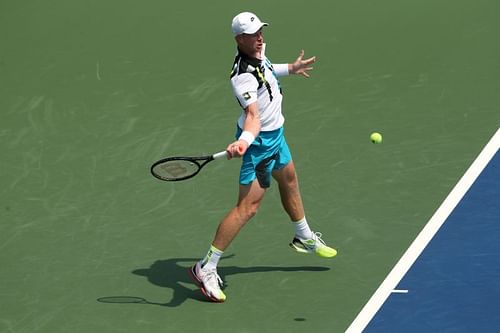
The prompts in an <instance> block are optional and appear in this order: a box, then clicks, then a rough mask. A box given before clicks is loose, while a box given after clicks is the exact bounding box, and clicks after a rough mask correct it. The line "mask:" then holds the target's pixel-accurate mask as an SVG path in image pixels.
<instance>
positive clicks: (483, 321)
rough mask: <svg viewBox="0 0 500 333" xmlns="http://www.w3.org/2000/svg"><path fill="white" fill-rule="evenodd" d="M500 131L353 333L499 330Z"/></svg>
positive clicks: (377, 294) (374, 298)
mask: <svg viewBox="0 0 500 333" xmlns="http://www.w3.org/2000/svg"><path fill="white" fill-rule="evenodd" d="M499 148H500V130H498V131H497V133H496V134H495V135H494V136H493V138H492V139H491V140H490V142H489V143H488V144H487V145H486V146H485V148H484V149H483V151H482V152H481V154H480V155H479V156H478V158H477V159H476V160H475V162H474V163H473V164H472V165H471V167H470V168H469V170H468V171H467V172H466V174H465V175H464V176H463V177H462V179H461V180H460V181H459V182H458V184H457V185H456V186H455V188H454V189H453V191H452V192H451V193H450V195H449V196H448V197H447V198H446V200H445V201H444V202H443V204H442V205H441V207H440V208H439V209H438V211H436V213H435V214H434V216H433V217H432V218H431V220H430V221H429V222H428V223H427V225H426V226H425V228H424V229H423V230H422V232H421V233H420V234H419V235H418V236H417V238H416V239H415V241H414V242H413V243H412V245H411V246H410V248H409V249H408V250H407V251H406V253H405V254H404V256H403V257H402V258H401V260H400V261H399V262H398V263H397V264H396V266H395V267H394V269H393V270H392V271H391V273H390V274H389V275H388V276H387V278H386V279H385V280H384V282H383V283H382V285H381V286H380V287H379V289H378V290H377V291H376V292H375V294H374V295H373V296H372V298H371V299H370V300H369V301H368V303H367V304H366V305H365V307H364V308H363V309H362V311H361V312H360V314H359V315H358V316H357V318H356V319H355V321H354V322H353V323H352V324H351V326H350V327H349V329H348V330H347V332H405V333H409V332H499V331H500V310H499V309H500V307H499V306H498V302H499V300H500V151H499Z"/></svg>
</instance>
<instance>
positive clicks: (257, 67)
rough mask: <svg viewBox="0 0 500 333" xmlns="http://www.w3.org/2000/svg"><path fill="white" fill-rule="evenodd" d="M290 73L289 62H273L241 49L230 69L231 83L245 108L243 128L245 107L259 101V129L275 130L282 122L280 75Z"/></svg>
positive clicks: (244, 115) (239, 123)
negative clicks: (251, 55) (254, 56)
mask: <svg viewBox="0 0 500 333" xmlns="http://www.w3.org/2000/svg"><path fill="white" fill-rule="evenodd" d="M284 75H288V64H274V65H273V64H272V63H271V61H270V60H269V59H268V58H267V57H266V56H265V54H264V48H263V51H262V60H260V59H256V58H253V57H249V56H248V55H245V54H243V53H242V52H238V54H237V55H236V58H235V60H234V64H233V70H232V72H231V85H232V88H233V93H234V95H235V96H236V98H237V100H238V102H239V104H240V106H241V107H242V109H243V110H242V112H241V115H240V118H239V119H238V126H239V127H240V128H241V129H243V125H244V123H245V118H246V114H245V108H246V107H248V106H249V105H250V104H252V103H254V102H257V105H258V107H259V114H260V126H261V128H260V130H261V131H273V130H276V129H278V128H280V127H282V126H283V123H284V122H285V118H284V117H283V114H282V112H281V102H282V99H283V96H282V94H281V87H280V83H279V81H278V77H279V76H284Z"/></svg>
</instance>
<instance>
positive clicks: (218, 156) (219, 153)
mask: <svg viewBox="0 0 500 333" xmlns="http://www.w3.org/2000/svg"><path fill="white" fill-rule="evenodd" d="M212 157H213V158H214V160H217V159H219V158H223V157H227V151H225V150H224V151H221V152H218V153H215V154H213V155H212Z"/></svg>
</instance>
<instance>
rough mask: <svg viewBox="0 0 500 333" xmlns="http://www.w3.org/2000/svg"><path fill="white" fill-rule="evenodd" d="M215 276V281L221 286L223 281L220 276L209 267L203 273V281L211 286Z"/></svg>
mask: <svg viewBox="0 0 500 333" xmlns="http://www.w3.org/2000/svg"><path fill="white" fill-rule="evenodd" d="M214 278H215V281H216V283H217V285H218V286H219V287H222V286H223V285H224V282H223V281H222V279H221V278H220V276H219V274H217V271H216V270H215V269H211V270H209V271H207V272H206V273H205V278H204V280H205V283H206V284H210V286H211V287H214V286H213V280H214Z"/></svg>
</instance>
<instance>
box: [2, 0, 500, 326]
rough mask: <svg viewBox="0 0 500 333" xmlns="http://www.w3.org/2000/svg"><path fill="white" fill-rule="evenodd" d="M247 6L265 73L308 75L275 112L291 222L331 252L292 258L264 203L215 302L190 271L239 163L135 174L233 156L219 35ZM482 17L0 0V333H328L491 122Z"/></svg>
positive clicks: (477, 5) (229, 53) (360, 4)
mask: <svg viewBox="0 0 500 333" xmlns="http://www.w3.org/2000/svg"><path fill="white" fill-rule="evenodd" d="M245 10H251V11H254V12H256V13H257V14H258V15H259V16H260V17H261V18H262V20H264V21H266V22H269V23H270V26H269V27H267V28H266V29H265V38H266V41H267V43H268V45H267V51H266V53H267V55H268V56H269V57H270V58H271V60H273V61H274V62H276V63H280V62H287V61H292V60H294V59H295V57H296V56H297V54H298V52H299V50H300V49H301V48H304V49H305V50H306V56H312V55H316V56H317V58H318V61H317V64H316V65H315V66H314V67H315V69H314V71H313V73H312V77H311V78H310V79H309V80H306V79H303V78H300V77H287V78H283V79H282V80H281V82H282V86H283V89H284V98H285V102H284V113H285V117H286V119H287V121H286V131H287V138H288V142H289V145H290V147H291V149H292V153H293V156H294V160H295V163H296V166H297V168H298V173H299V178H300V182H301V189H302V194H303V199H304V203H305V206H306V211H307V216H308V219H309V221H310V224H311V225H312V227H313V228H314V229H316V230H319V231H321V232H322V233H323V235H324V239H325V240H327V242H328V243H330V244H332V245H333V246H334V247H336V248H337V249H338V251H339V254H338V256H337V257H335V258H334V259H332V260H324V259H321V258H316V257H312V256H307V255H299V254H296V253H293V252H292V251H291V250H290V249H289V248H288V243H289V241H290V240H291V238H292V234H293V230H292V227H291V226H290V224H289V221H288V218H287V216H286V214H285V213H284V211H283V210H282V208H281V205H280V201H279V194H278V191H277V188H276V186H273V187H271V189H270V190H269V191H268V193H267V196H266V198H265V200H264V202H263V204H262V207H261V209H260V211H259V213H258V214H257V216H256V217H255V218H254V219H253V220H252V221H251V222H250V223H249V224H248V225H247V226H246V228H245V229H244V230H243V231H242V232H241V234H240V235H239V237H238V238H237V239H236V240H235V241H234V243H233V244H232V245H231V247H230V248H229V249H228V250H227V251H226V253H225V255H226V258H224V259H223V260H222V261H221V263H220V273H221V275H223V276H224V277H225V280H226V281H227V283H228V287H227V289H226V295H227V297H228V300H227V302H226V303H224V304H212V303H208V302H205V301H204V300H203V298H202V297H201V294H200V292H199V291H198V290H197V289H196V287H195V286H194V284H193V283H192V282H191V281H190V280H189V278H188V275H187V271H186V268H187V267H189V266H190V265H191V264H192V263H193V262H194V261H196V260H198V259H199V257H201V256H203V255H204V254H205V252H206V251H207V249H208V247H209V245H210V242H211V240H212V236H213V233H214V232H215V229H216V227H217V225H218V223H219V220H220V219H221V218H222V217H223V216H224V214H225V213H226V212H227V211H228V209H230V208H231V207H232V205H234V203H235V201H236V195H237V176H238V171H239V163H240V162H239V161H238V160H231V161H216V162H214V163H212V164H210V165H209V166H207V167H206V169H204V170H203V172H202V174H200V175H199V176H197V177H196V178H195V179H192V180H190V181H186V182H180V183H166V182H161V181H158V180H156V179H154V178H153V177H151V176H150V174H149V166H150V164H151V163H152V162H154V161H155V160H157V159H159V158H162V157H165V156H167V155H179V154H181V155H184V154H195V155H198V154H206V153H214V152H217V151H219V150H222V149H224V148H225V147H226V145H227V144H228V143H229V142H231V140H232V139H233V135H234V129H235V122H236V119H237V117H238V115H239V112H240V110H239V107H238V105H237V103H236V101H235V99H234V97H233V96H232V91H231V88H230V85H229V77H228V76H229V71H230V67H231V65H232V61H233V57H234V52H235V46H234V41H233V38H232V35H231V31H230V22H231V19H232V17H233V16H234V15H235V14H237V13H238V12H240V11H245ZM499 10H500V2H498V1H493V0H491V1H487V0H475V1H472V0H469V1H466V0H458V1H457V0H456V1H452V0H447V1H445V0H432V1H431V0H405V1H400V0H382V1H367V0H365V1H361V0H355V1H333V2H332V1H319V0H312V1H308V2H305V3H304V2H302V1H290V0H289V1H272V2H271V1H260V0H259V1H253V2H251V3H249V2H243V1H239V0H238V1H218V2H208V1H179V2H169V1H151V0H148V1H130V0H126V1H116V0H109V1H96V0H91V1H62V0H54V1H35V0H26V1H13V0H3V1H2V2H1V3H0V97H1V98H0V151H1V159H0V170H1V171H0V181H1V189H0V202H1V205H0V264H1V271H0V332H16V333H23V332H26V333H28V332H50V333H56V332H193V331H195V330H196V331H199V332H220V333H222V332H302V331H304V330H308V331H314V332H343V331H344V330H345V329H346V328H347V327H348V326H349V324H350V322H351V321H352V320H353V319H354V317H355V316H356V314H357V313H358V312H359V310H360V309H361V308H362V306H363V305H364V304H365V303H366V301H367V300H368V298H369V297H370V296H371V294H372V293H373V292H374V290H375V289H376V288H377V286H378V285H379V284H380V282H381V281H382V280H383V279H384V277H385V276H386V275H387V273H388V272H389V271H390V269H391V268H392V267H393V265H394V264H395V263H396V261H397V260H398V258H399V257H400V256H401V254H402V253H403V252H404V250H405V249H406V248H407V247H408V245H409V244H410V243H411V241H412V240H413V239H414V238H415V236H416V234H417V233H418V232H419V231H420V229H421V228H422V226H423V225H424V224H425V223H426V222H427V221H428V219H429V218H430V216H431V215H432V214H433V213H434V211H435V210H436V208H437V207H438V206H439V205H440V203H441V202H442V201H443V199H444V198H445V197H446V195H447V194H448V192H449V191H450V190H451V188H452V187H453V186H454V184H455V183H456V182H457V181H458V179H459V178H460V177H461V175H462V174H463V173H464V171H465V170H466V169H467V167H468V166H469V165H470V163H471V162H472V161H473V160H474V159H475V157H476V156H477V154H478V153H479V152H480V151H481V149H482V147H483V146H484V144H485V143H486V142H487V141H488V139H489V138H490V137H491V136H492V135H493V133H494V132H495V131H496V129H497V128H498V127H499V125H500V111H499V107H498V106H499V105H500V95H499V94H498V87H499V86H500V65H499V62H498V59H500V46H499V44H498V31H500V21H499V20H498V12H499ZM375 130H376V131H380V132H381V133H382V134H383V135H384V142H383V143H382V144H379V145H374V144H372V143H371V142H370V140H369V135H370V133H371V132H372V131H375ZM136 301H140V302H139V303H135V302H136Z"/></svg>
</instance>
